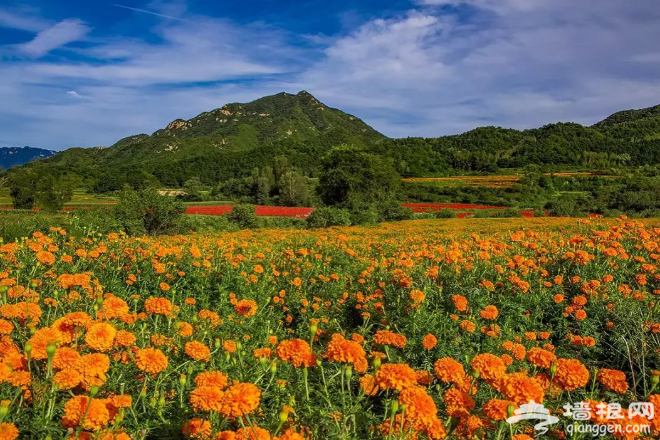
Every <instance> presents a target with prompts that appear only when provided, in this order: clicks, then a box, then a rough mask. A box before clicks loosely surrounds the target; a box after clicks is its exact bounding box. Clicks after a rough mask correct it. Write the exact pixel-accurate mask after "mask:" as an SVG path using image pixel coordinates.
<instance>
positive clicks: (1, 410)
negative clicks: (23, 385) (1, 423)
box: [0, 405, 9, 420]
mask: <svg viewBox="0 0 660 440" xmlns="http://www.w3.org/2000/svg"><path fill="white" fill-rule="evenodd" d="M7 414H9V405H2V406H0V420H2V419H4V418H5V417H7Z"/></svg>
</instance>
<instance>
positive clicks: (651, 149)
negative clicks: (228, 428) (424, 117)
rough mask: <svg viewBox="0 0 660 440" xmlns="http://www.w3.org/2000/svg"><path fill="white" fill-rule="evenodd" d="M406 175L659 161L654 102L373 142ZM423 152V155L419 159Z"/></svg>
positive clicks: (659, 114)
mask: <svg viewBox="0 0 660 440" xmlns="http://www.w3.org/2000/svg"><path fill="white" fill-rule="evenodd" d="M376 148H377V149H378V151H379V154H383V155H386V156H392V157H395V158H396V166H397V170H398V171H399V173H401V174H402V175H404V176H409V177H421V176H424V175H430V174H436V173H445V172H447V171H448V170H449V171H451V170H455V171H459V172H465V171H470V172H494V171H496V170H497V169H498V168H520V167H524V166H526V165H529V164H535V165H539V166H550V167H561V166H569V167H587V168H609V167H619V166H641V165H650V164H660V106H655V107H649V108H646V109H640V110H627V111H623V112H618V113H615V114H613V115H611V116H609V117H608V118H606V119H604V120H603V121H600V122H598V123H596V124H594V125H592V126H590V127H586V126H583V125H580V124H576V123H571V122H568V123H565V122H559V123H554V124H548V125H545V126H543V127H540V128H533V129H528V130H514V129H508V128H501V127H492V126H491V127H479V128H476V129H474V130H471V131H468V132H466V133H463V134H459V135H453V136H443V137H438V138H406V139H393V140H391V141H389V142H387V143H384V144H381V145H378V146H377V147H376ZM422 156H426V157H427V160H420V158H421V157H422Z"/></svg>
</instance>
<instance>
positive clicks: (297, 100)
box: [30, 91, 386, 191]
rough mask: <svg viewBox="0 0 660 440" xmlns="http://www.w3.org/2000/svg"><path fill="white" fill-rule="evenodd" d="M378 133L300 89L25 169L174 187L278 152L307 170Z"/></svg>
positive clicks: (84, 182) (243, 170)
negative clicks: (337, 148)
mask: <svg viewBox="0 0 660 440" xmlns="http://www.w3.org/2000/svg"><path fill="white" fill-rule="evenodd" d="M385 139H386V137H385V136H384V135H382V134H380V133H379V132H377V131H376V130H374V129H373V128H371V127H370V126H368V125H367V124H365V123H364V122H363V121H361V120H360V119H358V118H357V117H355V116H352V115H349V114H346V113H344V112H342V111H340V110H337V109H334V108H331V107H328V106H326V105H324V104H323V103H321V102H319V101H318V100H317V99H316V98H314V97H313V96H312V95H310V94H309V93H307V92H305V91H302V92H300V93H298V94H296V95H292V94H288V93H279V94H277V95H272V96H266V97H263V98H260V99H257V100H255V101H252V102H250V103H246V104H241V103H233V104H226V105H224V106H223V107H221V108H218V109H215V110H212V111H209V112H204V113H201V114H200V115H198V116H196V117H194V118H191V119H188V120H183V119H177V120H174V121H172V122H171V123H169V124H168V125H167V126H166V127H165V128H163V129H161V130H157V131H156V132H154V133H153V134H152V135H147V134H139V135H136V136H130V137H127V138H124V139H121V140H120V141H118V142H117V143H115V144H114V145H112V146H110V147H107V148H90V149H83V148H72V149H69V150H65V151H63V152H61V153H59V154H57V155H56V156H54V157H52V158H50V159H49V160H46V161H43V162H41V163H39V164H38V165H31V166H30V167H31V168H39V169H42V170H44V172H48V173H51V174H56V175H66V176H68V177H72V178H73V179H74V180H76V181H78V184H79V185H81V186H87V187H90V188H92V189H95V190H97V191H108V190H114V189H119V188H121V187H122V186H123V185H124V184H125V183H129V184H131V185H133V186H142V185H143V184H145V183H149V182H158V183H159V184H161V185H165V186H180V185H181V184H182V183H183V182H185V181H186V180H188V179H190V178H191V177H200V178H201V179H202V180H203V181H205V182H209V183H210V182H216V181H222V180H225V179H228V178H231V177H240V176H244V175H247V174H249V173H250V172H251V171H252V170H253V169H254V168H255V167H262V166H266V165H268V164H270V163H271V162H272V159H273V157H275V156H277V155H283V156H286V157H288V158H289V160H290V162H291V163H292V164H293V165H295V166H297V167H298V168H300V169H301V170H302V171H304V172H308V173H311V172H313V171H314V169H315V167H316V166H317V165H318V159H319V158H320V157H321V156H322V155H323V154H324V153H325V152H327V151H328V150H330V149H331V148H332V147H334V146H336V145H340V144H352V145H356V146H361V147H368V146H369V145H371V144H373V143H376V142H379V141H383V140H385Z"/></svg>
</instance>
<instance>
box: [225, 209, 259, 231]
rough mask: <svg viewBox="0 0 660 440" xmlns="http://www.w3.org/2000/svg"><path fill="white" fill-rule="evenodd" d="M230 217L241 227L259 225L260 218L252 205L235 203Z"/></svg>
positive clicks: (232, 221) (251, 227) (255, 226)
mask: <svg viewBox="0 0 660 440" xmlns="http://www.w3.org/2000/svg"><path fill="white" fill-rule="evenodd" d="M228 217H229V221H230V222H231V223H233V224H235V225H236V226H238V227H239V228H241V229H254V228H257V227H258V226H259V219H258V218H257V214H256V213H255V212H254V206H252V205H235V206H234V208H233V209H232V210H231V212H230V213H229V216H228Z"/></svg>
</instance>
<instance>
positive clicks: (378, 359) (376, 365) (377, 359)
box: [374, 357, 382, 371]
mask: <svg viewBox="0 0 660 440" xmlns="http://www.w3.org/2000/svg"><path fill="white" fill-rule="evenodd" d="M381 363H382V361H381V360H380V358H379V357H377V358H374V370H376V371H378V369H379V368H380V364H381Z"/></svg>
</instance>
